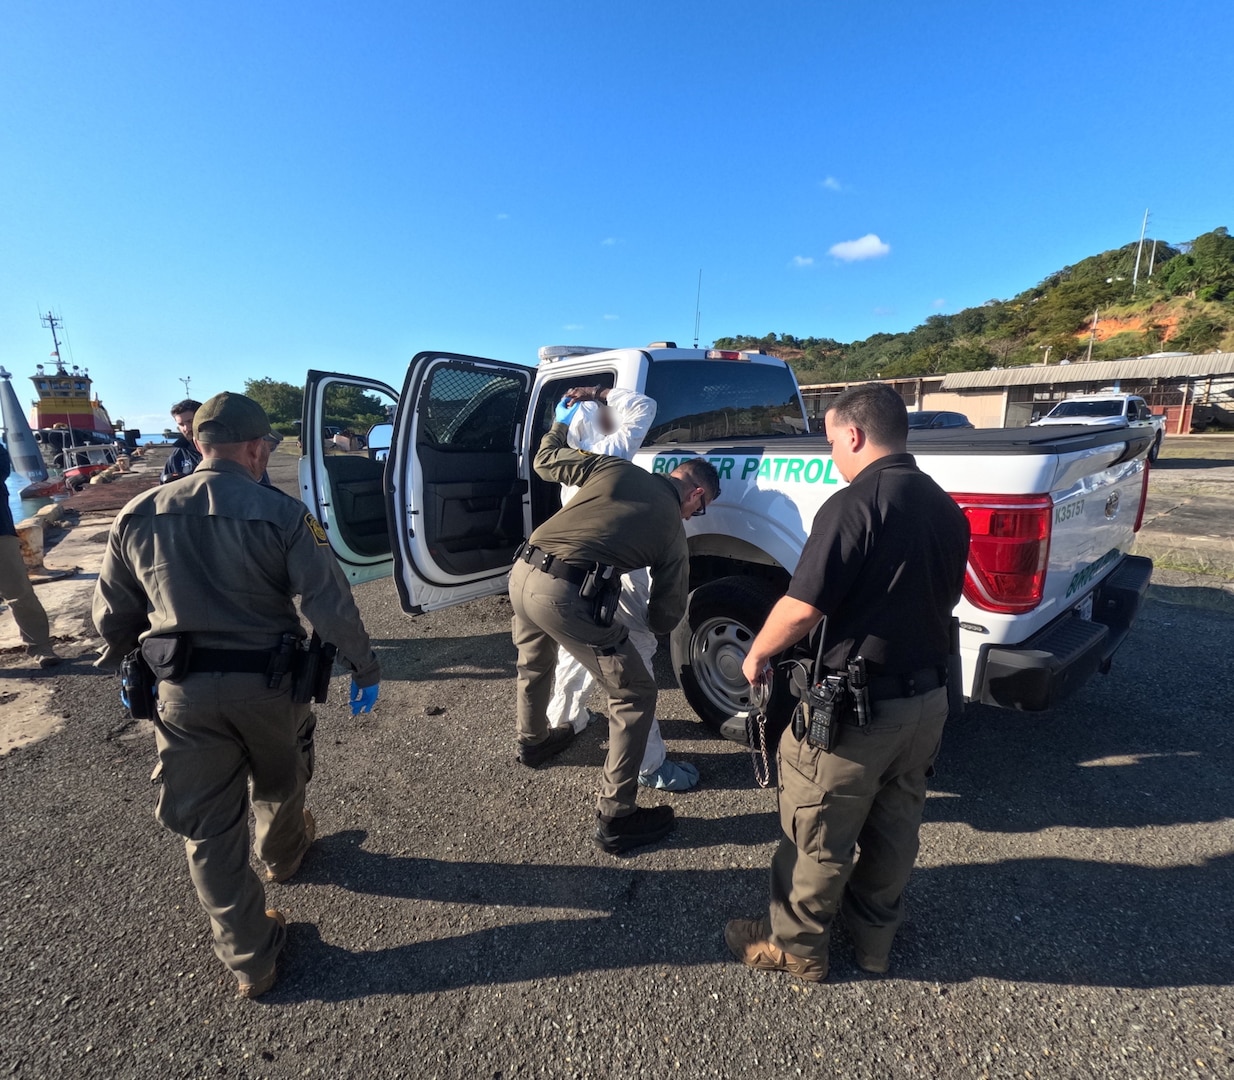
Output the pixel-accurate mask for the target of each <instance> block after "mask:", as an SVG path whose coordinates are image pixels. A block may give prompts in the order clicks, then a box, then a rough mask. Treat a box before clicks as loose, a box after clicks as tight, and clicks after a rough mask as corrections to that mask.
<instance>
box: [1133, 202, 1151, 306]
mask: <svg viewBox="0 0 1234 1080" xmlns="http://www.w3.org/2000/svg"><path fill="white" fill-rule="evenodd" d="M1147 229H1148V210H1147V209H1145V211H1144V224H1143V225H1141V226H1140V243H1139V245H1138V246H1137V247H1136V249H1135V271H1134V272H1133V273H1132V275H1131V295H1132V296H1135V286H1136V282H1137V281H1138V280H1139V277H1140V252H1142V251H1143V250H1144V233H1145V231H1146V230H1147Z"/></svg>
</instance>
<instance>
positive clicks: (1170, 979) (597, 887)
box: [263, 832, 1234, 1002]
mask: <svg viewBox="0 0 1234 1080" xmlns="http://www.w3.org/2000/svg"><path fill="white" fill-rule="evenodd" d="M364 835H365V834H364V833H361V832H346V833H340V834H337V835H335V836H332V837H327V838H325V839H324V840H323V841H321V850H320V852H319V853H318V856H317V858H316V859H315V860H314V862H313V872H312V875H311V876H310V877H307V878H306V881H311V880H313V879H323V878H324V879H327V880H331V881H340V882H345V883H346V885H345V886H344V887H346V888H349V889H351V890H353V891H355V892H357V893H365V894H372V895H379V896H386V897H394V898H398V899H405V900H415V901H421V902H429V903H436V904H447V905H454V906H455V907H456V908H457V910H454V911H452V912H451V913H450V917H451V924H452V925H458V923H459V922H461V921H462V917H463V916H464V915H466V916H467V917H468V919H469V920H470V921H471V922H472V924H473V925H474V924H476V923H483V922H485V921H491V920H493V919H495V918H510V917H511V913H510V912H508V911H503V910H501V909H505V908H528V909H534V910H536V911H538V912H545V913H546V914H547V913H548V911H551V910H552V909H561V910H564V911H569V912H571V913H572V915H571V916H570V917H556V916H552V915H550V917H548V918H540V919H534V920H531V921H527V920H523V921H517V922H509V923H506V924H504V925H499V926H482V925H481V926H479V927H477V928H476V929H469V930H467V931H466V932H462V933H454V934H452V935H451V936H449V937H440V938H436V939H434V940H426V941H420V942H413V943H409V944H404V945H397V946H394V947H391V948H385V949H382V948H377V949H369V950H352V949H347V948H342V947H340V946H337V945H332V944H330V943H329V942H327V941H325V940H324V939H323V938H322V937H321V935H320V933H319V931H318V930H317V928H316V927H315V926H312V925H310V924H303V923H302V924H295V923H293V924H292V926H291V928H290V931H289V935H290V936H289V944H288V951H287V954H286V964H285V972H284V975H283V978H282V979H281V980H280V982H279V984H278V985H277V986H276V988H275V990H274V991H273V992H272V993H271V994H269V995H268V996H267V997H266V998H263V1000H265V1001H270V1002H278V1001H283V1002H288V1001H302V1000H322V1001H337V1000H347V999H354V998H361V997H369V996H372V995H375V994H417V993H436V992H440V991H445V990H453V989H459V988H462V987H468V986H484V985H495V984H505V983H515V982H525V981H528V980H535V979H547V978H557V977H561V976H569V975H575V974H580V973H584V972H594V971H606V970H615V969H621V968H631V967H653V968H659V967H664V968H677V967H683V966H689V965H694V964H712V963H720V962H726V961H727V960H728V954H727V952H726V951H725V949H724V946H723V943H722V941H721V938H720V931H721V928H722V926H723V924H724V921H725V920H726V919H728V918H731V917H733V916H737V915H749V914H755V913H757V912H758V911H759V907H760V905H761V904H763V903H765V898H766V872H765V871H763V870H761V869H759V870H746V869H743V870H733V869H721V870H678V871H643V870H637V869H633V868H630V867H628V866H627V865H625V864H620V865H614V866H613V867H611V868H609V867H595V866H587V867H567V866H548V865H534V864H533V865H506V864H500V863H467V862H448V861H442V860H438V859H422V858H402V857H396V856H386V855H377V854H370V853H368V852H365V851H364V850H363V849H362V848H361V847H360V846H359V843H360V842H361V841H362V840H363V838H364ZM1232 890H1234V855H1229V856H1223V857H1221V858H1218V859H1214V860H1212V861H1210V862H1209V863H1208V864H1207V865H1204V866H1184V867H1169V868H1149V867H1142V866H1132V865H1127V864H1124V863H1099V862H1089V861H1083V860H1074V859H1046V858H1043V859H1023V860H1009V861H1006V862H1000V863H991V864H985V865H970V866H948V867H941V868H935V869H926V870H918V871H917V872H916V874H915V875H914V877H913V881H912V884H911V885H910V887H909V901H910V903H911V915H910V922H909V924H908V925H907V926H906V927H905V928H904V930H903V931H902V932H901V936H900V939H898V941H897V945H896V949H895V952H894V953H893V969H892V975H893V976H894V977H897V978H902V979H919V980H923V981H929V982H964V981H968V980H971V979H976V978H983V977H987V978H998V979H1008V980H1016V981H1025V982H1042V983H1058V984H1069V985H1087V986H1125V987H1164V986H1189V985H1227V984H1229V983H1231V982H1234V945H1232V944H1231V942H1232V940H1234V935H1232V934H1231V932H1230V931H1231V929H1234V927H1232V926H1231V916H1230V910H1229V905H1228V902H1227V901H1228V897H1229V895H1230V894H1231V891H1232ZM683 898H688V902H685V901H684V900H683ZM494 909H496V910H494ZM546 909H548V911H546ZM574 913H577V914H574ZM586 913H592V914H586ZM514 917H515V918H518V917H519V915H518V914H514ZM832 967H833V974H832V980H833V981H848V980H855V979H859V978H864V976H863V975H862V974H861V973H860V972H859V971H857V970H856V969H855V967H854V966H853V963H852V956H851V948H850V946H849V943H848V940H847V935H846V934H845V933H844V932H843V931H842V930H840V931H838V932H837V935H836V942H835V943H834V945H833V949H832Z"/></svg>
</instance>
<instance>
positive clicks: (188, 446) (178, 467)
mask: <svg viewBox="0 0 1234 1080" xmlns="http://www.w3.org/2000/svg"><path fill="white" fill-rule="evenodd" d="M200 408H201V402H200V401H194V400H193V399H192V398H185V399H184V400H183V401H180V402H177V403H176V404H175V405H173V406H172V407H171V418H172V419H173V420H174V421H175V422H176V427H178V428H179V429H180V437H179V438H178V439H177V440H176V441H175V442H174V443H172V447H173V449H172V451H171V453H170V454H168V455H167V460H166V461H165V462H164V463H163V472H162V475H161V476H160V477H159V483H160V484H166V483H167V482H168V481H170V480H179V479H180V477H182V476H188V475H189V474H190V473H191V472H192V471H193V470H194V469H195V468H197V466H198V465H200V464H201V453H200V452H199V451H198V449H197V444H196V443H194V442H193V418H194V417H195V416H196V415H197V410H198V409H200Z"/></svg>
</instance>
